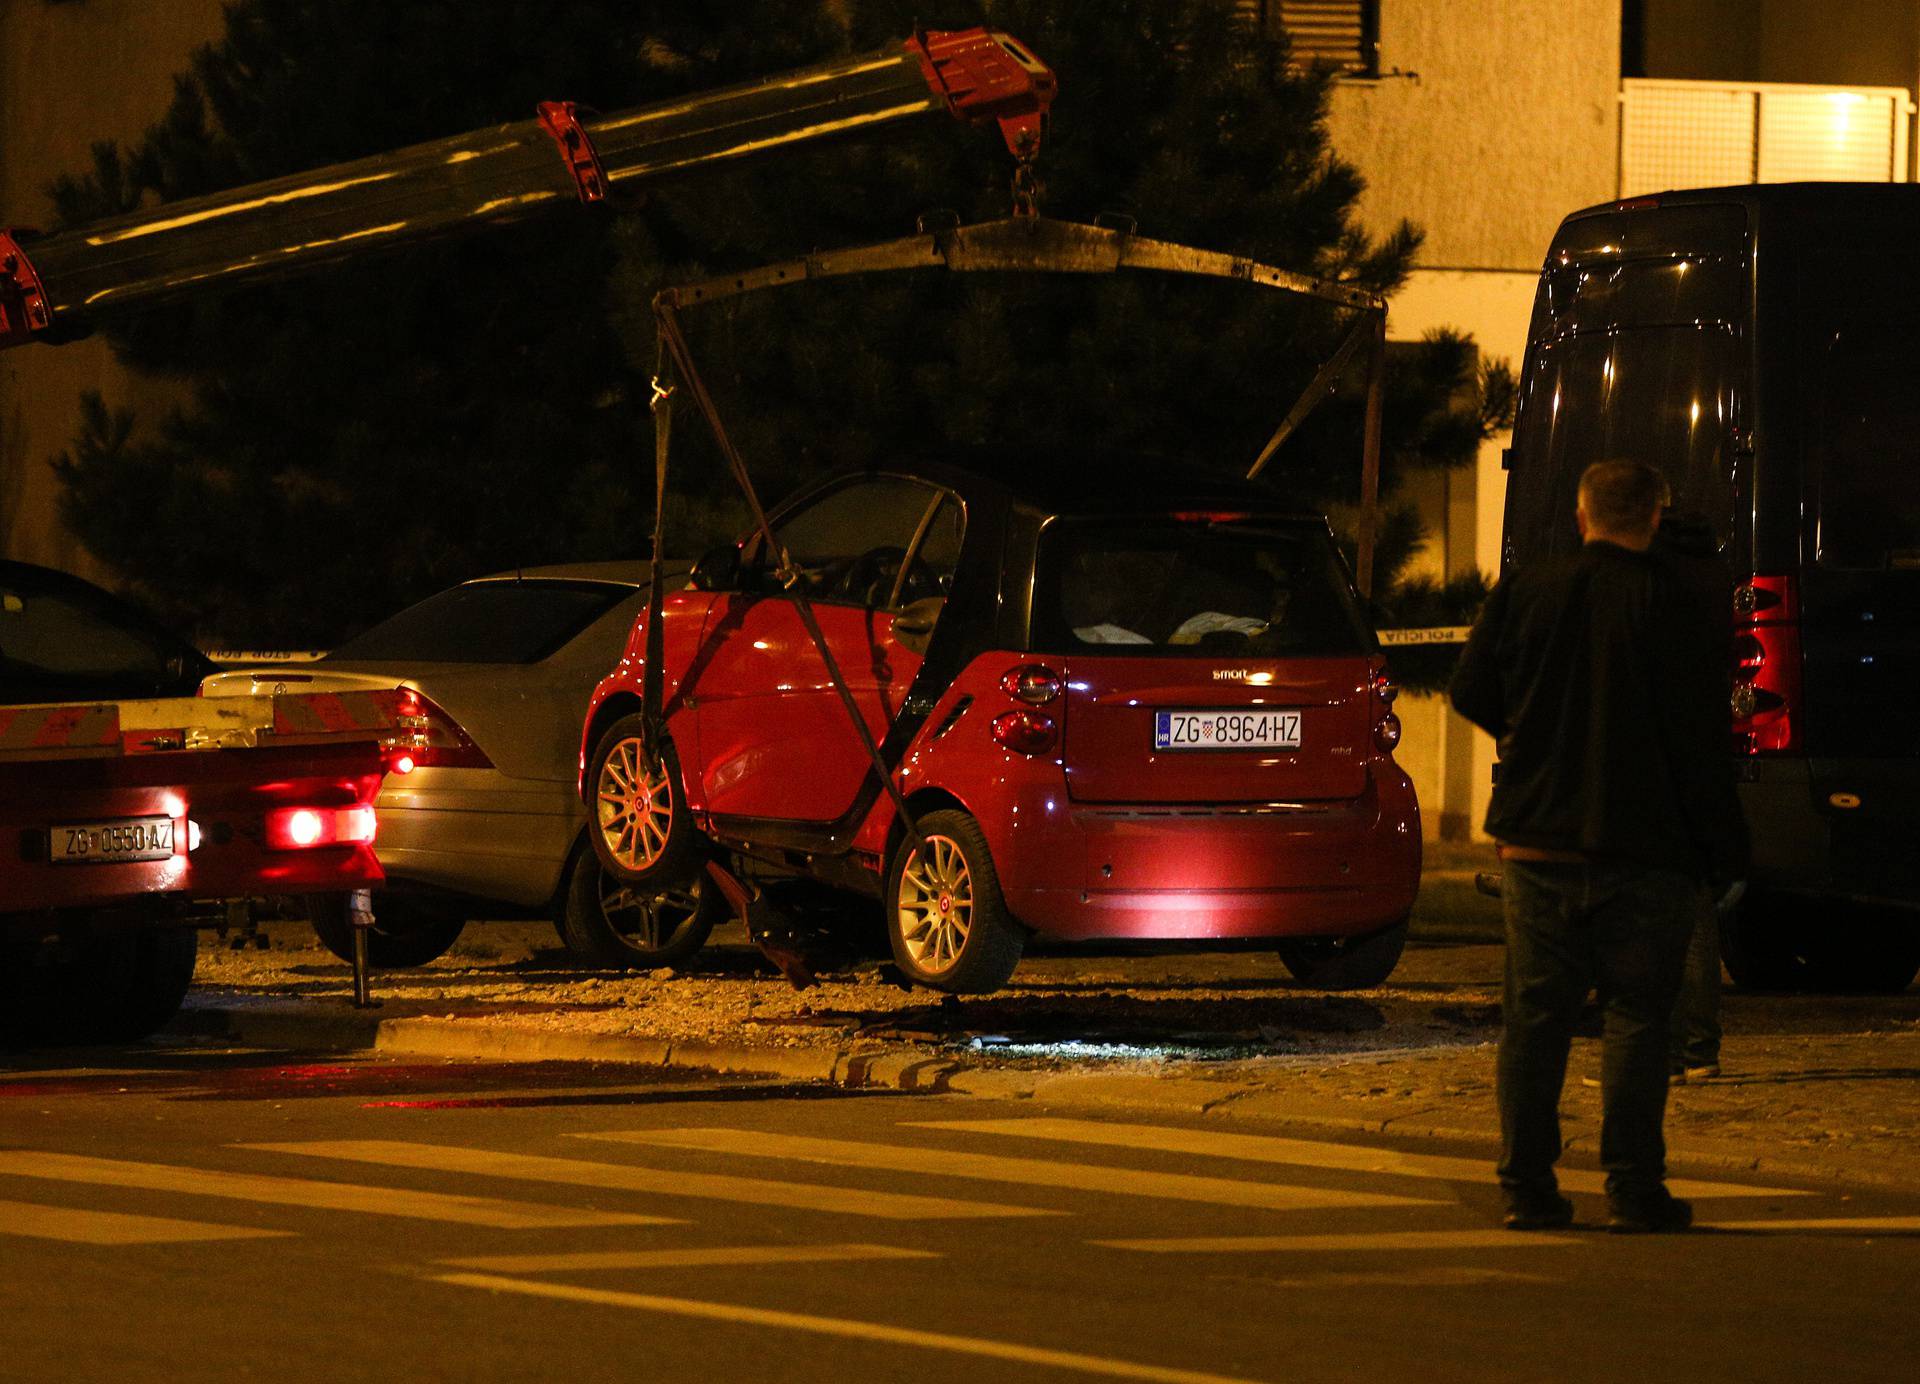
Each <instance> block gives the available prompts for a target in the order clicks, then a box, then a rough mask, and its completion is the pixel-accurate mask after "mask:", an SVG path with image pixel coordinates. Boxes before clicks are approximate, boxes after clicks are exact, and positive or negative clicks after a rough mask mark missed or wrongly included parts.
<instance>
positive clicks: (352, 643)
mask: <svg viewBox="0 0 1920 1384" xmlns="http://www.w3.org/2000/svg"><path fill="white" fill-rule="evenodd" d="M632 594H633V590H632V588H631V587H624V586H611V585H607V584H605V583H601V582H555V581H524V582H512V581H487V582H469V583H467V584H466V585H465V586H456V587H453V588H452V589H451V590H448V591H442V592H441V593H440V594H439V595H437V596H429V597H428V598H427V599H426V600H424V601H422V602H420V603H419V604H418V605H415V606H409V607H408V608H407V609H405V610H403V611H401V612H400V613H399V614H398V615H396V616H394V617H393V618H392V619H389V620H383V621H382V622H381V623H379V624H377V625H375V626H374V627H373V628H372V629H370V630H368V631H366V633H364V634H362V635H360V636H359V637H358V638H355V639H350V640H348V641H347V642H346V643H344V644H342V645H340V646H339V647H338V648H336V649H334V650H332V651H331V652H330V653H329V654H328V655H327V657H328V658H337V659H355V660H360V661H369V660H386V659H401V660H405V661H407V662H410V663H537V662H539V661H540V660H541V659H543V658H545V657H547V656H548V655H549V654H552V653H555V652H556V651H558V650H559V648H560V647H561V646H562V645H564V644H565V643H566V642H567V641H568V640H570V639H572V638H573V637H574V636H575V635H576V634H579V633H580V632H581V631H582V630H584V629H585V628H586V627H587V626H588V625H590V624H592V623H593V622H594V621H595V620H596V619H598V618H599V617H600V616H601V615H603V614H605V613H606V612H607V611H608V610H610V609H612V608H613V607H614V606H615V605H617V604H619V602H621V601H622V600H624V599H626V598H627V597H628V596H630V595H632Z"/></svg>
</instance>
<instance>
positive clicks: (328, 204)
mask: <svg viewBox="0 0 1920 1384" xmlns="http://www.w3.org/2000/svg"><path fill="white" fill-rule="evenodd" d="M1055 89H1056V85H1055V80H1054V76H1053V73H1052V72H1051V71H1050V70H1048V68H1047V67H1046V66H1045V65H1044V64H1043V63H1041V62H1040V61H1039V60H1038V59H1037V58H1035V57H1033V55H1032V54H1031V53H1030V52H1028V51H1027V49H1026V48H1025V47H1024V46H1023V45H1022V44H1020V43H1019V42H1018V41H1017V40H1015V39H1013V38H1011V37H1009V36H1007V35H1005V34H998V33H990V32H989V31H987V30H985V29H967V30H960V31H955V32H950V33H923V34H915V35H914V36H913V37H912V38H910V39H907V40H906V41H904V42H903V43H901V44H899V45H897V46H896V47H894V48H890V49H883V50H881V51H879V52H876V53H870V54H866V55H864V56H861V57H853V58H844V59H839V60H836V61H832V62H825V63H819V64H816V65H814V66H812V67H806V68H801V69H799V70H797V71H793V72H786V73H782V74H779V75H777V76H773V77H767V78H763V79H761V80H758V81H753V82H745V83H742V84H740V85H738V86H731V87H725V88H722V89H720V90H717V91H711V92H703V93H699V94H696V95H692V96H688V97H685V98H683V99H680V100H675V101H666V102H659V103H656V104H653V105H647V106H640V107H636V108H634V109H632V110H627V111H620V112H617V113H614V114H611V115H606V116H601V117H596V118H583V117H582V115H581V113H580V112H579V110H578V109H577V108H576V107H575V106H574V105H573V104H572V103H569V102H545V103H543V104H542V105H541V106H540V108H539V112H538V115H537V116H536V118H534V119H531V120H524V121H518V122H515V123H512V124H506V125H497V126H493V127H490V128H488V129H483V130H475V131H471V132H469V133H467V134H462V135H456V136H453V137H452V138H449V139H440V140H434V141H431V142H429V143H426V144H416V145H413V146H411V147H409V148H405V149H398V150H395V151H392V152H390V153H385V154H376V155H374V156H372V157H370V158H364V159H358V160H355V161H353V162H351V163H343V164H336V165H333V166H331V167H327V168H321V169H316V170H313V171H311V172H307V173H296V174H292V175H289V176H287V177H282V178H275V179H272V180H270V181H267V182H262V183H255V184H251V185H249V186H246V187H239V188H233V189H230V190H228V191H225V192H217V193H212V194H210V195H207V196H204V197H194V198H187V199H183V200H181V201H177V202H169V203H165V204H163V205H160V206H156V207H152V208H145V209H142V210H139V211H136V212H132V213H129V214H127V215H124V216H119V217H115V218H112V219H110V220H105V221H99V222H94V223H92V224H89V225H85V226H80V227H75V228H72V229H69V230H65V231H61V232H59V233H57V234H54V235H49V236H45V237H33V236H31V235H30V234H28V233H26V232H21V231H12V232H9V231H6V230H0V348H4V347H7V346H14V345H19V344H22V343H24V342H27V341H31V340H36V339H40V340H59V339H62V338H63V337H65V336H67V335H70V334H72V333H74V332H78V331H84V330H87V329H89V328H91V327H92V326H94V325H95V324H97V323H99V322H102V321H106V320H109V319H111V318H112V317H113V316H115V315H117V314H119V313H121V312H125V311H132V310H136V309H139V308H144V307H147V306H150V305H152V304H155V303H161V302H165V301H168V300H170V299H175V298H180V297H183V296H186V295H189V294H192V293H195V292H199V291H202V290H204V289H224V288H227V287H235V286H238V285H241V284H245V283H257V282H262V281H266V280H272V279H280V278H286V277H290V276H292V275H295V274H299V273H303V272H306V271H307V270H310V269H314V268H318V267H321V266H324V265H327V264H333V263H338V262H340V261H343V260H348V259H352V258H357V257H359V256H362V255H364V254H366V253H368V252H370V251H379V250H385V249H390V248H398V247H401V246H406V245H413V244H418V243H420V242H423V241H427V240H431V239H435V238H438V237H441V236H445V235H450V234H454V233H456V232H460V231H464V230H469V229H474V228H478V227H482V226H506V225H515V224H519V223H522V222H525V221H528V220H531V219H533V218H534V217H536V216H540V215H543V214H546V213H548V212H551V211H552V210H554V209H555V208H559V207H564V206H569V205H573V204H575V203H580V202H587V203H592V202H598V201H601V200H603V199H604V198H606V197H607V196H608V194H609V193H617V192H627V191H630V190H632V189H634V188H636V187H639V186H641V185H642V184H645V183H647V182H649V181H652V180H655V179H659V178H663V177H667V176H669V175H673V174H678V173H684V172H691V171H694V170H698V169H704V168H709V167H713V166H716V165H720V164H724V163H728V162H731V161H733V160H736V159H742V158H747V157H754V156H759V155H764V154H768V153H771V152H773V151H776V150H780V149H786V148H792V147H795V146H797V145H801V144H806V143H811V142H813V141H815V140H819V139H824V138H828V137H831V136H835V135H842V134H851V133H856V132H860V131H864V130H870V129H874V128H876V127H879V126H882V125H888V124H892V123H895V122H897V121H900V120H904V119H907V118H909V117H913V116H919V115H924V114H930V113H937V112H940V111H946V112H948V113H949V114H951V115H953V116H955V117H956V118H959V119H961V120H964V121H966V122H967V123H969V124H975V125H989V124H990V125H994V126H997V127H998V128H999V130H1000V132H1001V134H1002V136H1003V138H1004V139H1005V140H1006V143H1007V147H1008V149H1009V150H1010V151H1011V152H1012V153H1013V154H1014V156H1015V157H1016V159H1019V160H1021V161H1023V162H1025V161H1029V160H1031V159H1032V157H1033V155H1034V153H1035V152H1037V150H1038V147H1039V143H1040V139H1041V136H1042V133H1043V130H1044V126H1045V120H1046V114H1047V109H1048V107H1049V105H1050V103H1051V101H1052V99H1053V95H1054V91H1055Z"/></svg>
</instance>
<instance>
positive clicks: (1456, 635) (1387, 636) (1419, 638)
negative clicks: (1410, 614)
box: [1374, 625, 1473, 648]
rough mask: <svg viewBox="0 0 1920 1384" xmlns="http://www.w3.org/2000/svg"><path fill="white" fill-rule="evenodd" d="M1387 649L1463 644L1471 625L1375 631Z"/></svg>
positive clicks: (1471, 627)
mask: <svg viewBox="0 0 1920 1384" xmlns="http://www.w3.org/2000/svg"><path fill="white" fill-rule="evenodd" d="M1374 633H1376V634H1378V635H1379V636H1380V642H1381V643H1382V644H1385V645H1386V646H1387V647H1388V648H1394V647H1396V646H1399V645H1405V644H1464V643H1466V642H1467V636H1468V635H1469V634H1472V633H1473V626H1472V625H1435V626H1433V627H1432V628H1430V629H1422V630H1375V631H1374Z"/></svg>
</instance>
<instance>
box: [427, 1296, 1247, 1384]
mask: <svg viewBox="0 0 1920 1384" xmlns="http://www.w3.org/2000/svg"><path fill="white" fill-rule="evenodd" d="M434 1281H435V1282H437V1283H451V1284H454V1285H456V1286H458V1287H463V1288H485V1289H487V1290H489V1291H491V1292H496V1293H524V1294H526V1295H527V1296H529V1297H543V1298H554V1299H558V1300H560V1301H562V1302H584V1303H593V1304H595V1305H598V1306H602V1307H627V1308H631V1309H633V1310H634V1311H637V1312H663V1313H666V1314H668V1315H670V1316H677V1317H697V1318H701V1319H703V1320H706V1321H719V1322H732V1323H735V1324H738V1325H742V1326H768V1327H777V1328H781V1329H784V1330H787V1331H805V1332H810V1333H811V1334H813V1335H816V1336H839V1337H842V1338H843V1339H847V1340H855V1341H874V1342H878V1343H881V1344H885V1345H896V1346H917V1347H919V1348H921V1349H922V1350H941V1351H947V1352H950V1353H952V1354H956V1355H975V1356H983V1357H985V1358H987V1359H989V1360H1008V1361H1012V1362H1014V1363H1016V1364H1021V1365H1040V1366H1043V1367H1049V1368H1052V1369H1060V1370H1074V1371H1077V1372H1079V1373H1081V1374H1095V1375H1103V1376H1105V1377H1107V1378H1109V1379H1146V1380H1153V1381H1156V1384H1251V1381H1248V1380H1245V1379H1236V1378H1233V1377H1232V1376H1228V1375H1219V1374H1207V1373H1205V1372H1204V1371H1201V1370H1175V1369H1167V1368H1165V1367H1163V1366H1160V1365H1143V1364H1138V1363H1136V1362H1134V1361H1131V1360H1115V1359H1112V1358H1110V1357H1107V1356H1104V1355H1082V1354H1081V1353H1079V1352H1078V1351H1072V1350H1048V1349H1046V1348H1045V1347H1042V1346H1026V1345H1020V1344H1017V1343H1016V1342H1013V1341H995V1340H990V1339H988V1338H986V1337H982V1336H953V1335H949V1334H947V1333H946V1332H944V1331H920V1330H916V1329H914V1328H912V1327H904V1326H890V1325H888V1324H886V1323H885V1322H863V1321H853V1320H850V1319H848V1318H845V1317H815V1316H808V1315H807V1314H805V1313H802V1312H775V1311H771V1310H769V1309H767V1308H764V1307H742V1306H739V1305H736V1304H734V1303H730V1302H702V1301H699V1300H697V1299H694V1298H676V1297H659V1296H656V1295H654V1294H652V1293H621V1292H613V1291H609V1290H607V1289H603V1288H579V1287H575V1286H573V1285H572V1284H568V1283H539V1282H535V1281H533V1280H531V1279H520V1278H501V1277H497V1276H495V1275H493V1274H484V1273H451V1274H442V1275H440V1276H439V1277H438V1278H436V1279H435V1280H434Z"/></svg>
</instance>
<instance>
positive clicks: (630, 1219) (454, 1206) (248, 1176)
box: [0, 1149, 675, 1230]
mask: <svg viewBox="0 0 1920 1384" xmlns="http://www.w3.org/2000/svg"><path fill="white" fill-rule="evenodd" d="M0 1174H5V1175H7V1176H10V1177H31V1178H40V1179H42V1180H45V1181H51V1182H85V1183H92V1184H94V1185H96V1186H101V1187H137V1188H140V1189H141V1190H143V1191H149V1192H178V1193H181V1194H184V1195H186V1196H198V1197H225V1198H227V1199H228V1200H231V1201H253V1202H265V1203H268V1204H269V1205H275V1206H301V1207H306V1208H308V1209H309V1210H314V1211H355V1212H361V1213H364V1214H366V1215H371V1216H404V1217H407V1218H409V1219H411V1220H419V1221H445V1222H448V1223H450V1224H454V1225H484V1226H489V1227H491V1228H493V1229H496V1230H547V1229H562V1228H566V1227H572V1226H603V1225H671V1224H675V1222H672V1221H668V1220H665V1219H663V1218H662V1217H659V1216H640V1215H632V1214H628V1213H625V1212H608V1211H577V1210H574V1209H573V1208H572V1207H567V1206H543V1205H539V1204H537V1203H533V1202H524V1201H501V1200H499V1199H497V1198H494V1197H464V1196H448V1195H446V1194H445V1193H442V1192H415V1191H411V1190H408V1189H406V1188H400V1187H361V1186H356V1185H354V1184H353V1183H348V1182H311V1181H308V1180H306V1179H304V1178H298V1177H271V1176H266V1175H262V1174H258V1173H233V1172H221V1171H217V1170H214V1169H209V1168H182V1167H175V1166H173V1165H170V1164H165V1163H129V1162H123V1161H121V1160H119V1159H114V1158H83V1157H79V1156H77V1155H74V1154H67V1153H41V1152H35V1151H27V1150H20V1149H7V1150H0Z"/></svg>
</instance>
